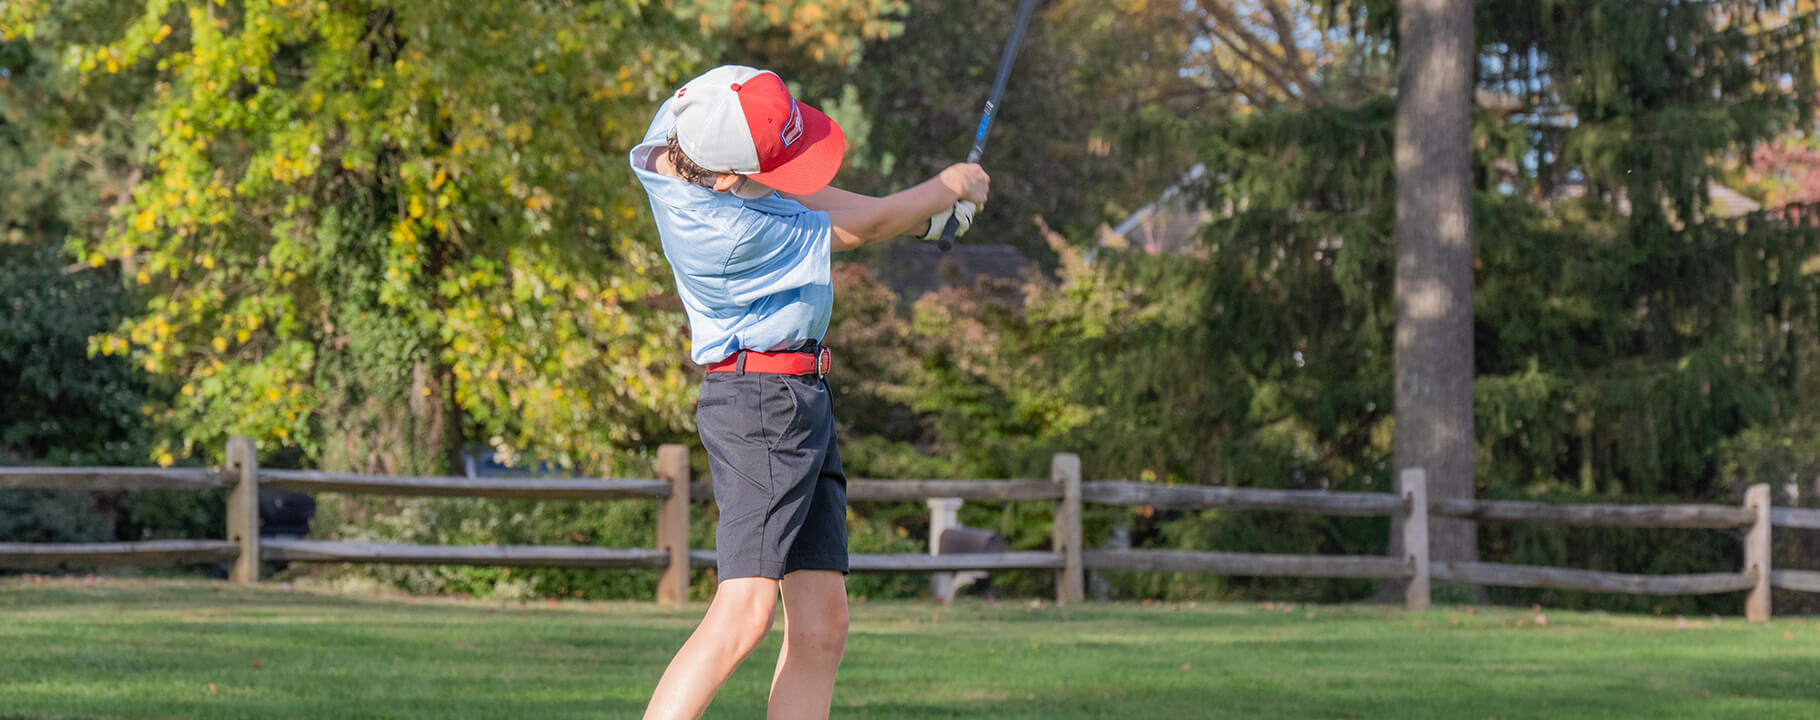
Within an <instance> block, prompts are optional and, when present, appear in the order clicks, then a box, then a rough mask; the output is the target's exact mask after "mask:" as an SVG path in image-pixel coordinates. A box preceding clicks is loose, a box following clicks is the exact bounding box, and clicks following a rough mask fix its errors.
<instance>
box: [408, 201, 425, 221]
mask: <svg viewBox="0 0 1820 720" xmlns="http://www.w3.org/2000/svg"><path fill="white" fill-rule="evenodd" d="M410 214H411V219H413V220H415V219H417V218H420V217H423V196H422V195H412V196H411V203H410Z"/></svg>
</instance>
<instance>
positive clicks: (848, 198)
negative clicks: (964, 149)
mask: <svg viewBox="0 0 1820 720" xmlns="http://www.w3.org/2000/svg"><path fill="white" fill-rule="evenodd" d="M990 185H991V178H989V177H987V175H986V171H985V170H983V169H981V168H980V166H979V165H977V164H973V163H959V164H956V165H952V166H949V167H948V169H946V170H943V171H942V172H941V174H939V175H936V176H935V177H933V178H930V179H928V180H926V181H924V182H923V183H921V184H919V185H916V186H915V187H911V188H909V189H906V190H901V191H898V192H895V193H892V194H890V195H887V196H885V197H882V198H878V197H872V196H870V195H861V194H859V193H853V192H848V191H846V190H841V189H839V188H835V187H832V186H830V187H827V188H824V189H822V190H821V191H820V192H816V193H813V194H810V195H787V196H786V197H789V198H791V199H793V200H796V201H797V202H800V203H802V204H803V206H804V207H807V208H809V209H811V210H820V211H823V212H826V213H828V218H829V219H830V220H832V221H833V225H834V237H833V243H832V244H833V249H834V250H835V251H836V252H838V251H841V250H852V249H854V248H858V247H860V246H863V245H866V244H868V243H873V242H878V241H880V240H885V239H888V238H893V237H896V236H898V235H903V234H907V233H915V234H918V235H920V234H923V233H924V232H925V231H927V230H928V228H929V225H930V223H929V221H930V218H932V217H934V216H935V215H936V214H938V213H941V212H943V211H944V210H948V209H949V208H952V207H954V204H955V203H956V202H959V201H962V200H965V201H968V202H972V203H974V204H976V205H977V204H982V203H984V202H985V201H986V195H987V192H988V189H989V186H990Z"/></svg>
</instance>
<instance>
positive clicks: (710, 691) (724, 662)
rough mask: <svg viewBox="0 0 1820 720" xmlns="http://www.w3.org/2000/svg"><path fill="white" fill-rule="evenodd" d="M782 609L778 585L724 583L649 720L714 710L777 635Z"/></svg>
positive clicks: (689, 717)
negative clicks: (752, 657) (732, 679)
mask: <svg viewBox="0 0 1820 720" xmlns="http://www.w3.org/2000/svg"><path fill="white" fill-rule="evenodd" d="M843 597H844V596H843ZM776 607H777V581H776V580H772V579H770V578H762V577H751V578H735V579H732V580H726V581H722V582H721V583H720V585H719V587H717V588H716V589H715V591H714V600H713V601H712V602H710V603H709V604H708V614H707V615H706V616H704V617H703V618H702V620H701V625H698V626H696V628H695V632H694V633H693V634H691V635H689V640H688V642H685V643H683V646H682V649H681V650H678V651H676V657H675V658H674V659H672V660H670V667H669V668H667V669H665V670H664V676H663V679H662V680H659V681H657V690H656V691H654V692H652V693H651V704H650V705H648V706H646V707H645V720H695V718H699V717H701V714H702V711H703V710H706V709H708V701H710V700H713V699H714V693H716V692H719V691H720V686H721V683H724V682H726V681H727V676H729V675H732V674H733V669H734V668H736V667H739V661H740V660H743V659H745V657H746V655H747V654H748V653H751V652H752V649H753V648H755V647H758V644H759V643H760V642H762V641H764V639H765V635H766V634H767V633H769V632H771V616H772V614H773V611H774V610H775V609H776ZM843 617H844V616H843ZM824 712H825V711H824Z"/></svg>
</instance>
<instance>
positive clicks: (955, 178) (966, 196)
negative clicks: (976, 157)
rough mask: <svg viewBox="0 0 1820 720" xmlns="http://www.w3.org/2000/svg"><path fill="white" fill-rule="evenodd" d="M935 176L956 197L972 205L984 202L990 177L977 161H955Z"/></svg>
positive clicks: (989, 187) (990, 181)
mask: <svg viewBox="0 0 1820 720" xmlns="http://www.w3.org/2000/svg"><path fill="white" fill-rule="evenodd" d="M936 177H938V178H940V179H941V181H942V184H943V185H945V186H947V188H948V189H949V190H951V191H953V192H954V194H955V195H956V196H958V199H960V200H965V201H967V202H970V203H973V204H974V205H984V204H986V195H987V193H988V191H989V190H990V189H991V186H992V178H991V177H989V176H987V175H986V170H985V169H984V168H981V167H980V166H979V163H955V164H953V165H949V166H948V169H946V170H943V171H942V174H941V175H938V176H936Z"/></svg>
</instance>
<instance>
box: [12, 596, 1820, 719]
mask: <svg viewBox="0 0 1820 720" xmlns="http://www.w3.org/2000/svg"><path fill="white" fill-rule="evenodd" d="M702 608H703V606H702V605H700V604H697V605H693V606H690V607H686V608H680V609H663V608H658V607H655V606H653V605H651V604H649V603H637V604H633V603H579V602H577V603H560V604H547V603H535V604H529V605H518V604H500V603H498V602H492V603H487V602H478V601H454V600H440V599H414V598H406V597H398V596H374V595H337V594H333V593H330V592H326V591H321V590H312V591H304V590H297V591H287V590H285V589H283V588H282V587H280V586H275V585H274V586H267V587H261V588H259V589H254V590H248V589H243V588H237V587H233V586H229V585H226V584H224V583H207V582H180V581H151V580H104V581H100V582H97V583H95V584H92V585H91V584H84V583H83V582H82V581H80V580H72V579H44V578H36V579H34V578H13V579H7V580H0V718H9V719H10V718H21V717H22V718H34V719H37V718H85V719H86V718H148V717H149V718H178V717H182V718H192V719H202V718H260V719H262V720H263V719H268V718H337V719H340V718H438V719H443V718H448V719H453V718H476V719H478V718H636V717H638V716H639V715H640V713H641V711H642V708H643V706H644V701H645V699H646V697H647V694H648V693H649V692H650V688H651V686H652V685H653V684H654V683H655V682H656V681H657V677H658V675H659V673H661V672H662V671H663V667H664V663H665V662H666V661H667V660H669V658H670V654H671V653H672V652H674V651H675V650H676V648H677V647H678V646H679V645H680V644H681V643H682V641H683V639H684V638H685V637H686V636H687V635H688V633H689V631H690V629H692V628H693V627H694V624H695V621H696V620H697V619H698V617H699V616H700V614H701V612H702ZM1536 614H1537V613H1535V612H1533V611H1529V610H1521V611H1519V610H1515V609H1507V610H1497V609H1485V610H1480V611H1478V612H1469V611H1467V610H1464V609H1461V608H1443V609H1437V610H1435V611H1432V612H1428V613H1421V614H1415V613H1406V612H1403V611H1401V610H1395V609H1388V608H1378V607H1368V606H1337V607H1336V606H1295V607H1293V608H1289V607H1286V606H1260V605H1255V604H1252V605H1208V604H1200V605H1187V604H1183V605H1168V604H1156V605H1148V606H1139V605H1131V604H1114V605H1088V606H1084V607H1078V608H1066V609H1060V608H1055V607H1052V606H1046V607H1041V608H1036V607H1031V606H1029V605H1028V604H1026V603H1022V602H1007V603H1004V604H1002V605H1000V606H997V607H989V606H986V605H983V604H980V603H977V602H964V603H962V604H959V605H955V606H950V607H940V608H938V607H933V606H930V605H928V604H926V603H915V602H890V603H862V604H857V605H855V606H854V608H853V631H852V638H851V640H850V642H849V644H848V651H847V659H846V662H845V665H844V666H843V667H842V668H841V677H840V685H839V687H838V689H837V690H836V693H835V699H834V703H835V706H834V716H835V717H837V718H841V717H861V718H879V719H880V720H883V719H885V718H950V717H966V718H1028V719H1031V720H1035V719H1038V718H1041V719H1043V720H1074V719H1077V718H1138V719H1140V720H1157V719H1160V718H1335V719H1343V718H1450V719H1452V718H1476V719H1481V720H1482V719H1483V718H1497V719H1498V720H1515V719H1517V718H1567V717H1591V718H1601V719H1604V720H1611V719H1615V718H1641V717H1649V718H1696V717H1697V718H1750V719H1752V720H1762V719H1764V718H1804V719H1811V718H1820V621H1815V620H1812V619H1793V618H1786V619H1779V620H1777V621H1775V622H1774V623H1773V624H1770V625H1749V624H1746V623H1744V622H1743V621H1741V620H1739V619H1737V618H1724V619H1723V620H1720V621H1717V622H1715V621H1713V620H1712V619H1711V618H1700V619H1689V620H1688V621H1685V622H1677V621H1676V620H1675V619H1673V618H1669V619H1660V618H1642V617H1628V616H1605V615H1596V614H1573V613H1560V612H1548V613H1546V624H1545V625H1538V624H1537V623H1536V622H1535V616H1536ZM780 637H781V634H780V632H779V631H774V632H773V634H772V639H771V641H770V642H768V643H767V644H766V645H765V646H764V647H763V648H761V649H760V651H759V654H758V655H755V656H754V657H753V658H752V659H751V660H750V661H749V662H748V663H747V664H746V665H745V666H743V667H741V668H740V670H739V672H738V673H736V674H735V675H734V676H733V679H732V680H731V681H729V682H728V684H727V687H726V688H725V689H724V690H723V691H722V692H721V695H720V697H719V699H718V700H716V701H715V704H714V706H713V707H711V708H710V709H709V711H708V716H707V717H709V718H761V717H763V716H764V701H765V693H766V687H767V684H768V683H769V682H770V679H771V667H772V660H773V658H775V654H776V651H777V642H778V640H779V639H780Z"/></svg>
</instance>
